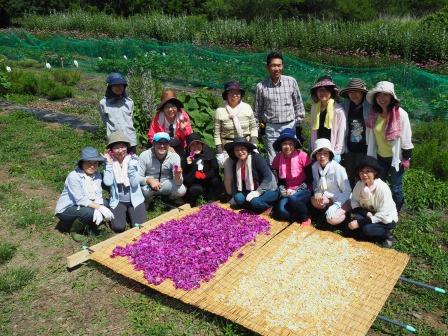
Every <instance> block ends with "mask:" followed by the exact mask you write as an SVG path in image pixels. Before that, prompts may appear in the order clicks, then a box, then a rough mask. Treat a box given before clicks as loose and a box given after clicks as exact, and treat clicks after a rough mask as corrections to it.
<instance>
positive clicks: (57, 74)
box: [52, 69, 81, 86]
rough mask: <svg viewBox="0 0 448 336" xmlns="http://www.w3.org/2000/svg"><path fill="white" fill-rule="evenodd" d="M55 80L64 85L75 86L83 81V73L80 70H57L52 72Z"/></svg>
mask: <svg viewBox="0 0 448 336" xmlns="http://www.w3.org/2000/svg"><path fill="white" fill-rule="evenodd" d="M52 75H53V78H54V79H55V80H56V81H57V82H60V83H62V84H65V85H69V86H73V85H76V84H78V83H79V81H80V80H81V72H80V71H79V70H62V69H55V70H54V71H52Z"/></svg>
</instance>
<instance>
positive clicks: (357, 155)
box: [339, 78, 372, 188]
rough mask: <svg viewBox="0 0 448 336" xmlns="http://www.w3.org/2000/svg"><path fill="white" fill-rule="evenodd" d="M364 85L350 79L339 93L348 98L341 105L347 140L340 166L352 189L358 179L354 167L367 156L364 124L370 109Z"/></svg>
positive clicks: (358, 80) (359, 80)
mask: <svg viewBox="0 0 448 336" xmlns="http://www.w3.org/2000/svg"><path fill="white" fill-rule="evenodd" d="M366 94H367V86H366V83H365V82H364V81H363V80H362V79H359V78H352V79H350V81H349V82H348V84H347V87H346V88H345V89H343V90H341V92H340V93H339V95H340V96H341V97H344V98H348V99H346V100H345V101H344V102H343V103H342V104H341V105H342V107H343V108H344V111H345V113H346V118H347V138H346V147H345V153H344V155H343V160H342V165H343V166H344V167H345V170H346V171H347V175H348V179H349V181H350V186H351V187H352V188H353V187H354V186H355V184H356V181H357V179H358V178H359V176H358V174H356V167H357V166H358V164H359V163H360V162H361V161H362V160H364V158H365V157H366V155H367V142H366V123H367V119H368V116H369V113H370V109H371V108H372V107H371V105H370V104H369V102H368V101H367V99H366Z"/></svg>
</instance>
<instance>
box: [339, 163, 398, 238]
mask: <svg viewBox="0 0 448 336" xmlns="http://www.w3.org/2000/svg"><path fill="white" fill-rule="evenodd" d="M381 170H382V169H381V166H380V165H379V164H378V161H377V160H376V159H375V158H373V157H371V156H366V157H365V158H364V160H362V161H361V162H360V163H359V164H358V166H357V167H356V171H357V174H358V176H359V181H358V183H356V186H355V188H354V189H353V193H352V197H351V207H352V209H353V210H352V216H353V218H354V219H353V220H352V221H351V222H350V223H348V228H349V229H350V230H353V232H354V233H355V234H357V235H358V236H359V238H360V239H363V240H369V241H378V242H382V243H383V246H384V247H391V246H392V244H393V242H394V241H395V238H394V237H393V236H392V234H391V233H390V231H391V230H392V229H393V228H394V227H395V225H396V223H397V221H398V213H397V209H396V207H395V203H394V201H393V199H392V193H391V191H390V188H389V186H388V185H387V183H385V182H384V181H382V180H381V179H380V178H379V177H380V175H381Z"/></svg>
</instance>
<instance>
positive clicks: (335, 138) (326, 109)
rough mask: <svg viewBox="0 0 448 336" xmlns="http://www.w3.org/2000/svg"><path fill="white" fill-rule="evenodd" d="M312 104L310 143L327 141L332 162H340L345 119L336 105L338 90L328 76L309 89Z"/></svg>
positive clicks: (343, 149) (343, 142)
mask: <svg viewBox="0 0 448 336" xmlns="http://www.w3.org/2000/svg"><path fill="white" fill-rule="evenodd" d="M310 93H311V97H312V98H313V101H314V104H313V105H312V106H311V141H310V144H314V142H315V141H316V139H322V138H324V139H328V140H330V142H331V146H332V148H333V153H334V160H335V161H336V162H340V161H341V154H343V153H344V151H345V133H346V128H347V125H346V117H345V112H344V109H343V108H342V106H341V105H339V104H338V103H337V99H338V89H337V86H336V84H335V83H333V81H332V79H331V77H330V76H322V77H320V78H319V79H318V80H317V82H316V83H315V84H314V85H313V87H312V88H311V91H310Z"/></svg>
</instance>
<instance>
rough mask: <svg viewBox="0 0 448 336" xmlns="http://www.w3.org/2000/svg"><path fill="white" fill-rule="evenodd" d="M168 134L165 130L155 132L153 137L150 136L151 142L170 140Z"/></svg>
mask: <svg viewBox="0 0 448 336" xmlns="http://www.w3.org/2000/svg"><path fill="white" fill-rule="evenodd" d="M170 140H171V138H170V135H169V134H168V133H166V132H157V133H156V134H154V137H153V138H152V141H153V142H160V141H170Z"/></svg>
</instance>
